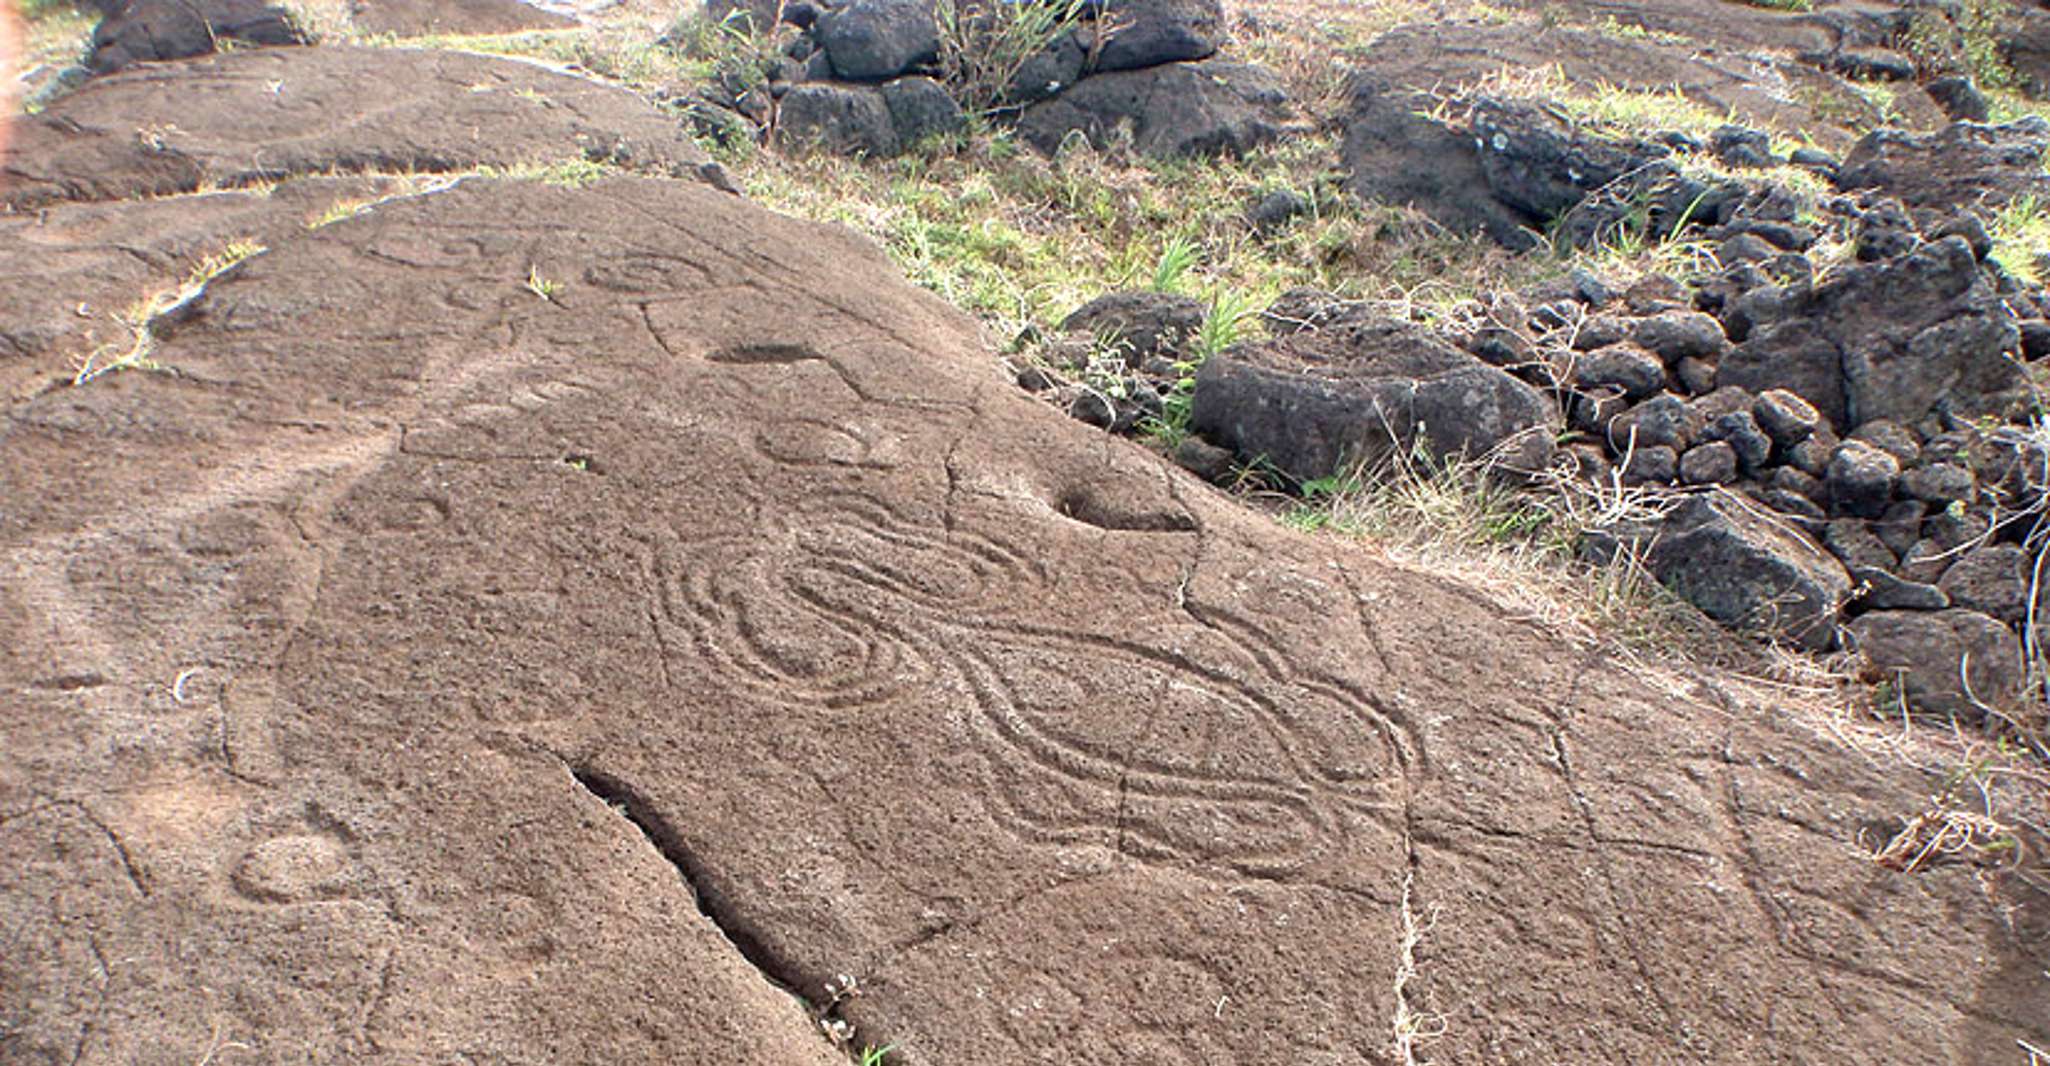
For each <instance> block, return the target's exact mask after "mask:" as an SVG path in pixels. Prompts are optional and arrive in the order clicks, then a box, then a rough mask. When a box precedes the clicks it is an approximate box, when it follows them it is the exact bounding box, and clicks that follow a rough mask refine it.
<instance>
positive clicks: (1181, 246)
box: [1153, 233, 1203, 292]
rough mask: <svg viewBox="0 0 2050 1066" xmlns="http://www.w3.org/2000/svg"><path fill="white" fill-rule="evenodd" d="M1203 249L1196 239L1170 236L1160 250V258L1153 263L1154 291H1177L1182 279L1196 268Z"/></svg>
mask: <svg viewBox="0 0 2050 1066" xmlns="http://www.w3.org/2000/svg"><path fill="white" fill-rule="evenodd" d="M1202 255H1203V250H1202V249H1201V248H1200V247H1198V246H1197V244H1196V242H1195V241H1192V240H1190V239H1189V238H1187V237H1185V236H1183V235H1182V234H1179V233H1177V234H1175V235H1174V236H1173V237H1170V238H1168V241H1167V245H1166V246H1165V247H1163V248H1162V249H1161V250H1160V258H1159V259H1158V260H1156V261H1155V262H1154V265H1153V291H1154V292H1175V291H1178V290H1179V289H1180V288H1181V287H1182V279H1184V278H1186V277H1188V276H1189V271H1191V270H1194V269H1195V267H1196V262H1197V260H1199V259H1201V258H1202Z"/></svg>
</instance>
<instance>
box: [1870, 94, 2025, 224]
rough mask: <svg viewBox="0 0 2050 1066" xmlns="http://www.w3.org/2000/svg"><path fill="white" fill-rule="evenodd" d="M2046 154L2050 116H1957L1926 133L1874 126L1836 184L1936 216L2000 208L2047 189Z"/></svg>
mask: <svg viewBox="0 0 2050 1066" xmlns="http://www.w3.org/2000/svg"><path fill="white" fill-rule="evenodd" d="M2046 152H2050V121H2045V120H2044V119H2042V118H2040V117H2037V116H2034V115H2031V116H2029V117H2028V118H2026V119H2022V120H2020V121H2017V122H2010V123H2008V124H2006V125H2003V126H1982V125H1977V124H1975V123H1970V122H1959V123H1955V124H1953V125H1951V126H1949V127H1948V128H1946V129H1944V130H1942V131H1941V132H1938V133H1929V134H1918V133H1908V132H1905V131H1902V130H1893V129H1881V130H1874V131H1872V132H1871V133H1868V134H1866V135H1865V137H1864V139H1863V140H1860V141H1859V142H1858V144H1857V146H1856V147H1855V148H1852V149H1851V152H1850V154H1849V155H1848V156H1846V157H1845V158H1844V162H1843V166H1842V168H1840V169H1839V171H1838V172H1837V184H1838V185H1839V186H1840V187H1842V188H1844V189H1877V190H1880V191H1882V192H1884V193H1885V194H1887V195H1888V196H1895V197H1899V198H1900V199H1901V200H1902V202H1904V203H1906V204H1907V205H1908V206H1909V207H1910V208H1913V209H1915V210H1916V211H1917V212H1919V213H1925V214H1926V215H1927V216H1928V217H1930V218H1931V219H1940V218H1941V217H1943V216H1947V215H1949V214H1951V213H1952V212H1955V211H1956V210H1957V209H1959V208H1970V207H1982V206H1983V207H1999V206H2000V205H2002V204H2005V203H2006V202H2007V201H2008V199H2009V198H2011V197H2014V196H2017V195H2020V194H2022V193H2025V192H2035V193H2037V194H2039V195H2043V194H2050V175H2046V174H2045V173H2044V171H2043V157H2044V154H2045V153H2046ZM1931 224H1932V225H1933V222H1932V223H1931Z"/></svg>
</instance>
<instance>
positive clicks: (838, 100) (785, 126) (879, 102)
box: [776, 82, 902, 156]
mask: <svg viewBox="0 0 2050 1066" xmlns="http://www.w3.org/2000/svg"><path fill="white" fill-rule="evenodd" d="M776 138H777V140H778V141H780V142H781V143H783V144H786V145H789V146H791V147H793V148H805V147H809V148H817V149H820V150H823V151H827V152H835V153H838V154H841V155H878V156H883V155H895V154H896V152H897V149H898V148H899V147H900V146H901V143H902V142H900V141H898V139H897V126H896V123H895V122H894V121H893V119H892V116H891V114H890V105H889V103H888V102H887V101H886V100H884V99H883V94H882V92H881V91H879V90H877V89H874V88H871V87H869V86H866V85H838V84H831V83H824V82H808V83H806V84H803V85H799V86H797V87H796V88H793V89H791V90H790V91H789V92H788V93H785V94H784V96H783V107H782V110H781V112H779V114H778V116H777V122H776Z"/></svg>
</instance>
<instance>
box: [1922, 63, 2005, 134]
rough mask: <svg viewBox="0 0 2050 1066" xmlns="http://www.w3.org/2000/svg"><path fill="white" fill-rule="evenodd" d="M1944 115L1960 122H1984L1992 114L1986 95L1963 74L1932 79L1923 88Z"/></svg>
mask: <svg viewBox="0 0 2050 1066" xmlns="http://www.w3.org/2000/svg"><path fill="white" fill-rule="evenodd" d="M1922 88H1923V90H1924V91H1926V92H1928V94H1929V97H1930V99H1932V100H1935V101H1936V106H1938V107H1940V108H1942V109H1943V113H1944V114H1946V115H1949V116H1950V117H1951V118H1953V119H1955V120H1957V121H1959V122H1984V121H1986V118H1987V116H1988V115H1989V114H1991V112H1992V107H1991V105H1990V104H1988V103H1987V101H1986V94H1985V93H1982V92H1980V91H1979V87H1978V86H1976V85H1973V84H1972V79H1971V78H1969V77H1966V76H1964V75H1962V74H1953V75H1950V76H1948V77H1942V78H1932V79H1930V81H1929V82H1928V83H1927V84H1925V85H1923V86H1922Z"/></svg>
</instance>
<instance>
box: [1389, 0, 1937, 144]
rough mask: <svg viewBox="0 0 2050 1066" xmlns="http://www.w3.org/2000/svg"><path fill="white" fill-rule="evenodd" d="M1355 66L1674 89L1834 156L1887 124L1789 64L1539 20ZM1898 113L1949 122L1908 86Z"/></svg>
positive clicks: (1435, 40) (1489, 28)
mask: <svg viewBox="0 0 2050 1066" xmlns="http://www.w3.org/2000/svg"><path fill="white" fill-rule="evenodd" d="M1679 2H1680V3H1683V4H1686V5H1688V6H1692V7H1711V8H1737V7H1741V6H1742V5H1740V4H1737V3H1731V2H1727V0H1717V2H1715V3H1712V4H1708V5H1701V4H1695V3H1693V0H1679ZM1637 5H1638V0H1625V2H1622V3H1618V4H1617V5H1616V6H1619V7H1621V6H1633V7H1634V6H1637ZM1617 17H1618V18H1623V17H1627V16H1624V15H1622V14H1621V13H1618V14H1617ZM1775 21H1777V19H1776V20H1775ZM1783 40H1784V38H1783ZM1355 66H1356V67H1357V69H1358V70H1359V72H1360V73H1361V74H1362V75H1363V76H1366V77H1371V78H1374V79H1377V80H1379V81H1380V82H1382V83H1384V84H1387V85H1390V86H1393V87H1396V88H1400V89H1419V90H1426V91H1430V92H1452V91H1455V90H1458V89H1460V88H1462V87H1471V86H1474V85H1477V84H1480V83H1482V82H1484V81H1487V80H1489V79H1492V78H1499V77H1502V76H1504V75H1507V76H1509V77H1510V79H1511V80H1512V81H1513V80H1514V79H1515V78H1516V77H1518V76H1522V75H1527V74H1528V73H1529V72H1531V71H1542V70H1552V71H1555V72H1556V74H1557V76H1558V77H1559V78H1560V79H1562V80H1564V81H1565V82H1566V83H1568V84H1570V85H1572V86H1574V87H1575V88H1577V89H1578V90H1579V91H1580V92H1582V93H1583V94H1586V95H1590V96H1594V95H1599V94H1601V93H1605V92H1614V91H1616V90H1618V89H1622V90H1628V91H1632V92H1640V93H1673V92H1676V91H1677V92H1679V93H1680V94H1682V95H1684V96H1685V97H1686V98H1687V99H1689V100H1691V101H1693V102H1695V103H1697V104H1699V105H1701V107H1702V108H1704V109H1705V110H1707V111H1709V112H1711V113H1715V114H1728V115H1730V116H1731V117H1732V120H1733V121H1736V122H1741V123H1743V124H1745V125H1748V126H1759V127H1767V128H1777V129H1782V130H1787V131H1790V132H1791V131H1795V130H1798V131H1802V132H1804V133H1806V134H1808V135H1809V136H1812V137H1813V138H1814V139H1815V141H1816V142H1817V143H1818V144H1820V145H1822V146H1824V147H1825V148H1828V149H1830V150H1832V151H1840V150H1842V149H1843V148H1844V147H1846V146H1848V145H1849V144H1850V143H1851V142H1852V141H1853V140H1854V139H1855V136H1856V135H1855V134H1854V133H1853V132H1851V131H1852V130H1854V129H1856V130H1862V129H1866V128H1869V127H1870V126H1871V125H1875V124H1878V123H1880V122H1882V121H1885V118H1886V116H1882V115H1881V114H1880V113H1879V112H1878V111H1877V110H1876V109H1875V108H1874V107H1873V106H1872V104H1871V103H1870V102H1868V101H1866V100H1865V99H1864V98H1863V97H1862V96H1860V95H1859V94H1858V92H1857V91H1856V90H1855V89H1854V88H1853V87H1852V86H1851V85H1850V84H1848V83H1847V82H1845V81H1844V79H1842V78H1839V77H1837V76H1835V75H1832V74H1827V73H1824V72H1823V71H1820V70H1817V69H1815V68H1814V67H1812V66H1810V65H1808V64H1806V63H1802V62H1799V61H1798V60H1796V59H1794V58H1793V57H1792V56H1788V55H1783V54H1782V55H1775V54H1772V53H1767V52H1750V51H1741V52H1740V51H1737V50H1732V49H1704V48H1701V47H1698V46H1696V45H1692V44H1690V43H1688V42H1673V41H1666V40H1660V39H1656V38H1648V37H1631V36H1628V35H1624V34H1617V33H1605V32H1602V31H1601V30H1599V29H1595V28H1588V27H1574V26H1571V25H1550V24H1547V23H1546V22H1545V21H1544V20H1542V19H1540V20H1536V21H1529V22H1526V21H1512V22H1508V23H1500V22H1491V23H1472V22H1454V21H1445V22H1428V23H1423V22H1420V23H1416V24H1413V25H1408V26H1400V27H1397V28H1395V29H1393V30H1390V31H1388V32H1387V33H1384V34H1382V35H1381V36H1379V37H1377V38H1375V39H1374V41H1373V43H1372V44H1370V45H1368V46H1367V48H1366V50H1365V51H1364V53H1363V54H1362V55H1361V56H1360V58H1359V59H1358V60H1357V61H1356V63H1355ZM1895 107H1896V108H1898V109H1899V111H1900V112H1901V113H1900V114H1899V115H1897V116H1895V117H1896V119H1897V120H1899V121H1903V122H1905V123H1907V124H1908V125H1910V126H1911V127H1913V128H1917V129H1924V128H1933V127H1935V126H1938V125H1940V124H1941V122H1942V113H1941V112H1940V111H1939V110H1938V109H1937V107H1936V105H1935V104H1934V103H1933V102H1932V101H1930V100H1928V99H1927V94H1925V93H1922V92H1921V91H1920V90H1917V89H1912V88H1904V89H1903V90H1902V91H1901V92H1900V93H1899V94H1897V96H1896V98H1895Z"/></svg>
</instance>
